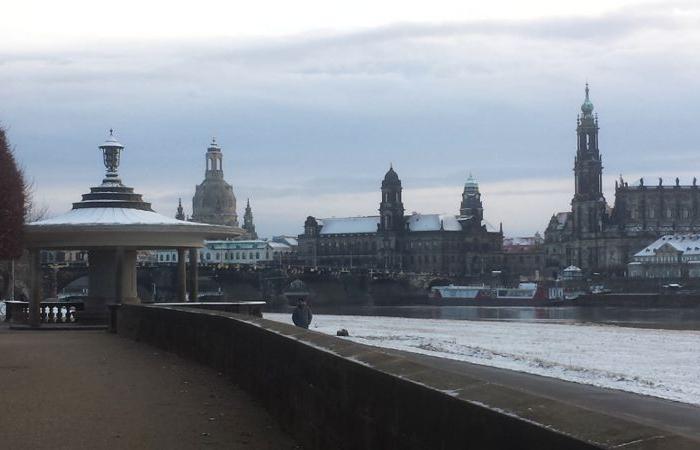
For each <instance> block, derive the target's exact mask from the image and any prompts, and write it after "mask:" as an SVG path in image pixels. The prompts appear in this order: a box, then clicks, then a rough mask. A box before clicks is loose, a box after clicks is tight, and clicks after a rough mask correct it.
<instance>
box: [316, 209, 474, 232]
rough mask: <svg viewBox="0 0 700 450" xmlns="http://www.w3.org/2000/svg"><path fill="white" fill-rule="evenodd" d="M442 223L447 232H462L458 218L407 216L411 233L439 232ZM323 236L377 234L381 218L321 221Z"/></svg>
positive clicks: (325, 219)
mask: <svg viewBox="0 0 700 450" xmlns="http://www.w3.org/2000/svg"><path fill="white" fill-rule="evenodd" d="M441 222H442V225H443V228H444V229H445V230H447V231H461V230H462V227H461V225H460V224H459V221H458V220H457V217H456V216H453V215H449V214H411V215H410V216H406V223H408V229H409V231H437V230H439V229H440V223H441ZM319 223H322V224H323V227H322V228H321V234H352V233H376V232H377V226H378V225H379V216H360V217H331V218H324V219H320V220H319Z"/></svg>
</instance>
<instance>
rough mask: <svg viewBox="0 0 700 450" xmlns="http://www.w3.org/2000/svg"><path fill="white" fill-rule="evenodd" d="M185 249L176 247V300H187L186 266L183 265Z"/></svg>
mask: <svg viewBox="0 0 700 450" xmlns="http://www.w3.org/2000/svg"><path fill="white" fill-rule="evenodd" d="M185 254H186V253H185V249H184V248H178V249H177V301H178V302H186V301H187V266H186V265H185Z"/></svg>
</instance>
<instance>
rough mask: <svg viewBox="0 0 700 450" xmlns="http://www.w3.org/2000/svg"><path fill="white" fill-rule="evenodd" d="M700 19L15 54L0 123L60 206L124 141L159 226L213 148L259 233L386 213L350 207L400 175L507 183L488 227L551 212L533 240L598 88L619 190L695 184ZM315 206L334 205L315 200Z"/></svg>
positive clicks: (532, 222) (132, 180)
mask: <svg viewBox="0 0 700 450" xmlns="http://www.w3.org/2000/svg"><path fill="white" fill-rule="evenodd" d="M669 5H670V6H669ZM689 11H690V12H692V14H691V13H688V12H689ZM698 17H700V9H699V8H698V7H696V6H695V5H693V4H692V3H673V4H669V3H655V4H651V5H648V6H646V7H644V8H641V7H640V8H636V9H623V10H620V11H617V12H615V13H611V14H605V15H601V16H598V17H587V18H566V17H565V18H559V19H547V20H531V21H520V22H513V21H489V22H469V23H458V24H454V23H450V24H396V25H392V26H387V27H381V28H377V29H369V30H360V31H355V32H351V33H313V34H306V35H299V36H291V37H287V38H284V39H259V40H245V41H241V40H238V41H233V40H216V41H215V40H192V41H187V42H183V41H167V42H165V41H163V42H150V43H145V42H118V43H109V42H106V43H97V44H85V45H82V46H76V48H75V49H72V50H66V51H51V52H24V53H22V52H4V53H1V54H0V119H1V120H2V121H3V122H4V123H5V124H7V125H8V126H10V137H11V139H12V140H13V142H14V143H15V144H16V146H17V149H18V156H19V157H20V159H21V160H22V161H23V162H24V164H25V166H26V167H27V171H28V172H29V174H30V175H31V176H33V177H34V178H35V179H36V180H37V185H38V194H39V195H41V196H42V197H43V198H45V199H46V200H47V202H49V203H51V206H52V208H56V210H57V211H61V210H62V209H66V208H68V207H69V206H70V204H69V203H70V201H74V200H77V198H71V199H69V200H66V198H67V197H68V196H69V194H70V195H73V193H81V192H83V191H85V190H86V188H87V186H88V185H89V184H94V183H95V182H97V181H98V180H99V179H100V177H101V175H102V174H101V170H102V169H101V168H100V160H99V155H98V152H97V149H96V145H97V144H98V143H99V142H100V141H101V140H102V139H103V137H104V132H105V130H106V129H108V128H110V127H114V128H116V129H117V131H118V133H119V136H120V138H121V139H122V141H124V143H125V144H126V145H127V149H126V151H125V154H124V159H123V168H122V171H123V173H124V179H125V180H126V181H127V182H128V183H129V184H130V185H132V186H135V187H136V188H137V190H139V191H140V192H142V193H144V194H145V195H146V197H151V198H152V201H153V202H154V205H155V206H156V208H158V209H160V210H162V211H163V212H165V213H170V212H172V210H174V206H173V205H174V202H175V200H176V199H177V197H183V199H186V201H187V203H189V199H190V198H191V196H192V193H193V190H194V185H195V184H196V183H198V182H199V181H200V179H201V176H202V174H203V167H202V160H203V159H202V158H203V157H202V154H203V152H204V149H205V147H206V144H207V142H208V140H209V139H210V137H211V136H212V135H216V136H217V138H219V141H220V142H221V143H222V145H223V146H224V154H225V160H224V167H225V170H226V176H227V178H228V179H229V180H230V181H231V182H232V183H233V184H234V188H235V190H236V193H237V195H238V197H239V199H245V198H246V197H251V198H252V199H253V204H254V205H260V207H261V208H264V209H263V210H256V216H259V217H260V218H261V220H262V219H265V221H264V222H260V223H259V225H258V229H259V230H261V232H262V233H264V234H272V233H281V232H284V231H287V230H288V228H285V227H290V226H291V225H290V224H297V225H294V227H295V231H298V229H297V227H298V226H299V225H300V224H301V223H302V222H303V218H304V217H305V216H306V215H308V214H317V212H316V211H314V208H315V209H323V210H324V211H331V209H332V212H333V214H334V215H337V216H341V215H343V214H350V213H357V212H358V211H365V210H366V211H367V213H371V212H372V211H374V210H375V209H376V205H374V204H367V205H366V208H363V207H361V206H360V205H358V204H353V205H348V204H346V202H345V201H339V200H338V198H343V197H342V195H343V194H346V195H348V196H353V195H355V196H362V198H365V196H366V198H368V199H370V198H373V197H372V194H373V193H375V192H376V190H377V189H378V184H379V182H380V181H381V177H382V176H383V174H384V171H385V170H386V168H387V166H388V164H389V162H393V163H394V165H395V167H397V170H398V171H399V174H400V175H401V177H402V179H403V180H404V186H405V187H406V189H430V188H450V189H453V190H454V191H455V192H457V195H456V197H455V199H448V200H446V201H445V203H440V205H442V206H441V208H443V209H445V210H452V209H454V207H456V206H454V205H452V203H455V204H456V203H458V201H459V199H458V193H459V190H460V189H461V188H460V187H461V184H462V183H463V181H464V178H465V177H466V174H467V173H468V172H469V171H472V172H474V174H475V175H476V176H477V177H478V178H479V180H480V181H482V182H483V183H484V185H485V186H489V185H493V184H494V183H501V184H502V183H507V184H509V187H508V188H504V187H502V186H501V185H500V184H499V188H498V189H497V190H495V191H494V192H491V193H489V192H485V195H488V196H490V197H489V204H491V205H496V206H494V208H496V207H497V208H500V209H494V210H493V211H503V212H502V213H501V212H499V214H503V216H502V217H491V218H490V219H489V220H490V221H491V222H492V223H497V222H499V221H501V220H502V221H504V222H505V224H506V228H507V229H509V228H508V222H509V219H510V218H509V217H508V216H507V210H508V208H507V205H505V204H500V203H499V200H498V198H494V197H497V196H499V195H500V196H503V197H509V196H511V195H514V194H517V193H529V194H531V195H532V196H533V199H536V200H533V201H545V202H549V203H551V204H543V205H539V206H538V207H537V208H535V207H534V205H533V208H532V211H533V212H532V213H531V214H532V215H533V217H532V218H529V219H523V220H518V224H517V225H513V227H511V228H510V229H513V232H514V233H515V232H517V234H523V233H526V232H528V230H529V231H534V230H535V229H540V230H541V229H542V226H541V225H537V224H538V223H540V222H542V223H543V224H546V222H547V221H548V219H549V216H550V215H551V212H553V211H554V210H557V209H566V207H567V203H568V200H569V199H567V195H565V193H564V192H563V191H562V188H560V187H557V188H549V187H547V188H542V187H538V186H532V185H531V184H532V180H533V179H540V180H553V179H557V180H558V179H562V178H565V177H569V176H570V175H571V168H572V164H573V152H574V149H575V147H574V146H575V140H574V134H573V130H574V127H575V118H576V113H577V111H578V106H579V105H580V102H581V100H582V84H583V82H584V81H585V79H586V78H589V79H590V81H591V83H592V89H593V90H592V95H593V102H594V103H595V105H596V110H597V111H599V112H600V114H601V116H600V117H601V142H602V150H603V158H604V163H605V170H606V174H607V175H610V174H614V175H616V174H617V173H619V172H623V173H648V174H649V175H648V176H664V177H671V176H675V175H673V174H675V173H680V172H685V171H687V165H688V161H695V158H694V157H692V158H690V157H689V155H691V156H692V155H693V154H695V153H697V149H698V146H697V142H700V131H699V130H698V129H697V127H696V122H697V118H698V116H700V89H698V81H697V80H698V79H700V56H699V55H697V54H696V53H697V52H696V51H695V49H697V48H698V45H700V33H699V32H698V31H696V30H697V25H698ZM98 44H99V46H98ZM58 188H61V189H60V192H61V196H58V194H57V192H58V191H59V189H58ZM543 189H555V190H556V192H553V194H556V195H554V196H552V199H551V200H549V199H547V197H546V196H545V195H542V193H543ZM450 192H452V191H450ZM75 195H77V194H75ZM323 195H327V196H329V198H330V197H332V196H336V197H333V198H334V200H333V202H334V203H332V204H325V205H321V204H319V203H315V202H314V201H312V200H313V199H315V198H320V197H323ZM450 195H453V194H450ZM421 198H422V197H421ZM306 199H308V200H306ZM328 201H331V200H328ZM61 202H62V203H61ZM290 202H293V203H294V204H293V205H290V204H289V203H290ZM421 202H422V203H421ZM449 202H452V203H449ZM61 204H62V205H63V207H61V206H60V205H61ZM434 204H435V202H429V201H427V200H425V201H424V200H420V201H416V203H413V206H412V208H414V209H420V210H426V211H429V210H430V209H431V208H433V207H435V206H434ZM275 205H277V206H275ZM451 205H452V206H451ZM292 206H293V207H292ZM453 206H454V207H453ZM275 208H278V209H279V210H280V211H284V214H285V217H284V218H280V217H277V218H276V219H275V215H276V211H275ZM543 211H550V212H546V213H543ZM540 216H541V217H540ZM523 224H525V225H523ZM516 227H522V228H520V229H518V228H516Z"/></svg>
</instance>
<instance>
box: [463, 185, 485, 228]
mask: <svg viewBox="0 0 700 450" xmlns="http://www.w3.org/2000/svg"><path fill="white" fill-rule="evenodd" d="M459 215H460V219H461V220H464V221H470V222H472V223H476V224H477V225H481V221H482V220H483V219H484V207H483V205H482V204H481V193H480V192H479V183H477V181H476V179H474V176H472V174H471V173H470V174H469V177H468V178H467V182H466V183H464V191H463V192H462V204H461V205H460V207H459Z"/></svg>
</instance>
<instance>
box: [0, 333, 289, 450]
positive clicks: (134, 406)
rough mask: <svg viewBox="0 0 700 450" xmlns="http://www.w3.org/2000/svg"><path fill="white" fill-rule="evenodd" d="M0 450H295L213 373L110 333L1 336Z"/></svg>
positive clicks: (262, 415) (247, 401) (246, 400)
mask: <svg viewBox="0 0 700 450" xmlns="http://www.w3.org/2000/svg"><path fill="white" fill-rule="evenodd" d="M0 380H1V381H2V383H1V386H2V388H1V389H2V394H1V397H0V398H2V409H3V413H2V414H0V439H2V441H1V442H0V447H2V448H12V449H116V448H129V449H156V448H168V449H185V448H187V449H190V448H212V449H217V448H221V449H223V448H227V449H238V448H255V449H275V450H277V449H298V448H301V447H299V446H297V444H296V443H295V442H294V440H293V439H292V438H291V437H289V436H288V435H287V434H285V433H284V432H283V431H282V430H281V429H280V427H279V425H277V423H276V422H275V420H274V419H273V418H272V417H271V416H270V415H269V414H268V413H267V412H266V411H265V410H264V409H263V408H262V406H261V405H260V404H259V403H257V402H256V401H255V400H254V399H253V398H251V397H250V396H249V395H248V394H246V393H245V392H244V391H242V390H241V389H240V388H238V387H237V386H234V385H233V384H231V382H230V381H229V380H227V379H226V378H224V377H223V376H220V375H219V374H217V372H216V371H214V370H212V369H209V368H207V367H204V366H201V365H198V364H196V363H193V362H191V361H187V360H184V359H181V358H178V357H177V356H175V355H172V354H169V353H165V352H162V351H160V350H157V349H155V348H152V347H149V346H147V345H144V344H139V343H137V342H134V341H131V340H127V339H123V338H120V337H118V336H116V335H112V334H108V333H106V332H104V331H48V330H47V331H42V332H29V331H14V330H10V329H9V328H8V327H7V326H3V327H2V328H0Z"/></svg>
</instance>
